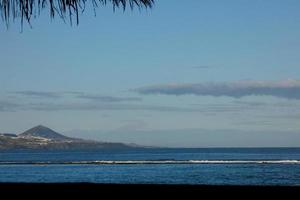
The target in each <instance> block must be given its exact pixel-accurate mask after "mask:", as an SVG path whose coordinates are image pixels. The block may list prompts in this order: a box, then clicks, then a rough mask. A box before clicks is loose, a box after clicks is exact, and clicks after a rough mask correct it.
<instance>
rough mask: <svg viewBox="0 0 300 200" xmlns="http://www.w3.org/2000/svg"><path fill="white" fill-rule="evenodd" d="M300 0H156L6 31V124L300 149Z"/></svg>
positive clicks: (2, 97)
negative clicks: (143, 6)
mask: <svg viewBox="0 0 300 200" xmlns="http://www.w3.org/2000/svg"><path fill="white" fill-rule="evenodd" d="M299 8H300V2H299V1H298V0H286V1H282V0H265V1H260V0H251V1H250V0H228V1H226V2H225V1H221V0H201V1H198V0H187V1H184V2H183V1H174V0H163V1H162V0H160V1H159V0H158V1H156V5H155V7H154V8H153V9H152V10H142V11H138V10H137V9H136V10H134V11H133V12H131V11H126V12H123V11H121V10H117V11H116V12H115V13H114V12H113V11H112V8H111V7H110V6H107V7H102V8H99V9H97V17H94V14H93V12H85V13H84V14H83V15H82V16H81V18H80V24H79V26H73V27H70V26H69V25H68V24H64V23H63V22H62V21H61V20H60V19H59V18H56V20H53V21H51V20H50V19H49V17H48V15H47V14H48V13H46V12H45V13H44V14H43V15H42V16H41V17H40V18H37V19H36V20H34V21H33V22H32V26H33V28H29V27H28V26H26V24H25V26H24V30H23V32H22V33H20V24H19V23H18V22H16V23H15V24H11V26H10V27H9V29H8V30H6V28H5V27H4V26H2V27H1V29H0V35H1V37H0V44H1V45H0V60H1V63H0V86H1V87H0V127H1V130H0V132H17V133H19V132H22V131H24V130H26V129H28V128H31V127H32V126H35V125H38V124H43V125H46V126H49V127H50V128H53V129H55V130H57V131H59V132H62V133H65V134H68V135H70V136H77V137H84V138H92V139H98V140H107V141H121V142H122V141H125V142H135V143H139V144H147V145H157V146H184V147H207V146H300V140H299V138H300V125H299V124H300V123H299V119H300V98H299V95H297V94H300V82H299V80H300V78H299V76H300V55H299V52H300V38H299V35H300V26H299V24H300V13H299Z"/></svg>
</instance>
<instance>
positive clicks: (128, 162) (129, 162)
mask: <svg viewBox="0 0 300 200" xmlns="http://www.w3.org/2000/svg"><path fill="white" fill-rule="evenodd" d="M89 164H90V165H138V164H143V165H145V164H300V160H95V161H21V162H18V161H12V162H10V161H9V162H3V161H0V165H89Z"/></svg>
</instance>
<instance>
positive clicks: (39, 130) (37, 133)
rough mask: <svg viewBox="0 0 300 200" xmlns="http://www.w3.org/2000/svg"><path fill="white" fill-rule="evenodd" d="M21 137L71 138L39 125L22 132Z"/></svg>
mask: <svg viewBox="0 0 300 200" xmlns="http://www.w3.org/2000/svg"><path fill="white" fill-rule="evenodd" d="M19 136H20V137H41V138H46V139H51V140H68V139H71V138H69V137H66V136H64V135H62V134H59V133H57V132H55V131H53V130H52V129H50V128H48V127H45V126H42V125H39V126H35V127H33V128H31V129H29V130H27V131H25V132H24V133H21V134H20V135H19Z"/></svg>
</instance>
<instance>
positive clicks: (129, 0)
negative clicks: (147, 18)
mask: <svg viewBox="0 0 300 200" xmlns="http://www.w3.org/2000/svg"><path fill="white" fill-rule="evenodd" d="M108 3H110V4H112V5H113V9H115V8H123V9H124V10H125V9H126V8H127V7H129V8H130V9H133V8H134V7H138V8H139V9H140V8H152V6H153V4H154V0H0V14H1V17H2V21H4V22H5V23H6V25H8V24H9V23H10V19H13V20H15V19H20V20H21V24H23V21H24V20H25V21H27V22H28V23H29V24H30V21H31V19H32V18H33V17H35V16H38V15H39V14H40V12H41V11H42V10H45V9H48V10H49V14H50V17H51V18H54V17H55V16H59V17H60V18H62V19H63V20H65V19H66V18H67V17H68V18H69V20H70V23H71V24H72V20H73V19H74V18H75V20H76V23H77V24H78V23H79V13H81V12H84V10H85V6H86V4H91V5H92V7H93V8H94V9H95V8H96V7H99V6H104V5H106V4H108Z"/></svg>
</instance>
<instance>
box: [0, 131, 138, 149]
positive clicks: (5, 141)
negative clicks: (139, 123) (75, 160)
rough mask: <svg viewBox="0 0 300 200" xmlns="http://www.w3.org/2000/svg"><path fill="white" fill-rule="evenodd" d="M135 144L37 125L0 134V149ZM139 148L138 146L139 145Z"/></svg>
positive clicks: (100, 147)
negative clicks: (76, 135)
mask: <svg viewBox="0 0 300 200" xmlns="http://www.w3.org/2000/svg"><path fill="white" fill-rule="evenodd" d="M137 147H138V146H137V145H133V144H130V145H129V144H123V143H110V142H99V141H93V140H84V139H79V138H71V137H67V136H64V135H62V134H60V133H57V132H55V131H53V130H52V129H50V128H48V127H45V126H42V125H39V126H36V127H33V128H31V129H29V130H27V131H25V132H24V133H21V134H19V135H16V134H0V150H16V149H37V150H39V149H46V150H87V149H93V150H94V149H124V148H137ZM139 148H140V146H139Z"/></svg>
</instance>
